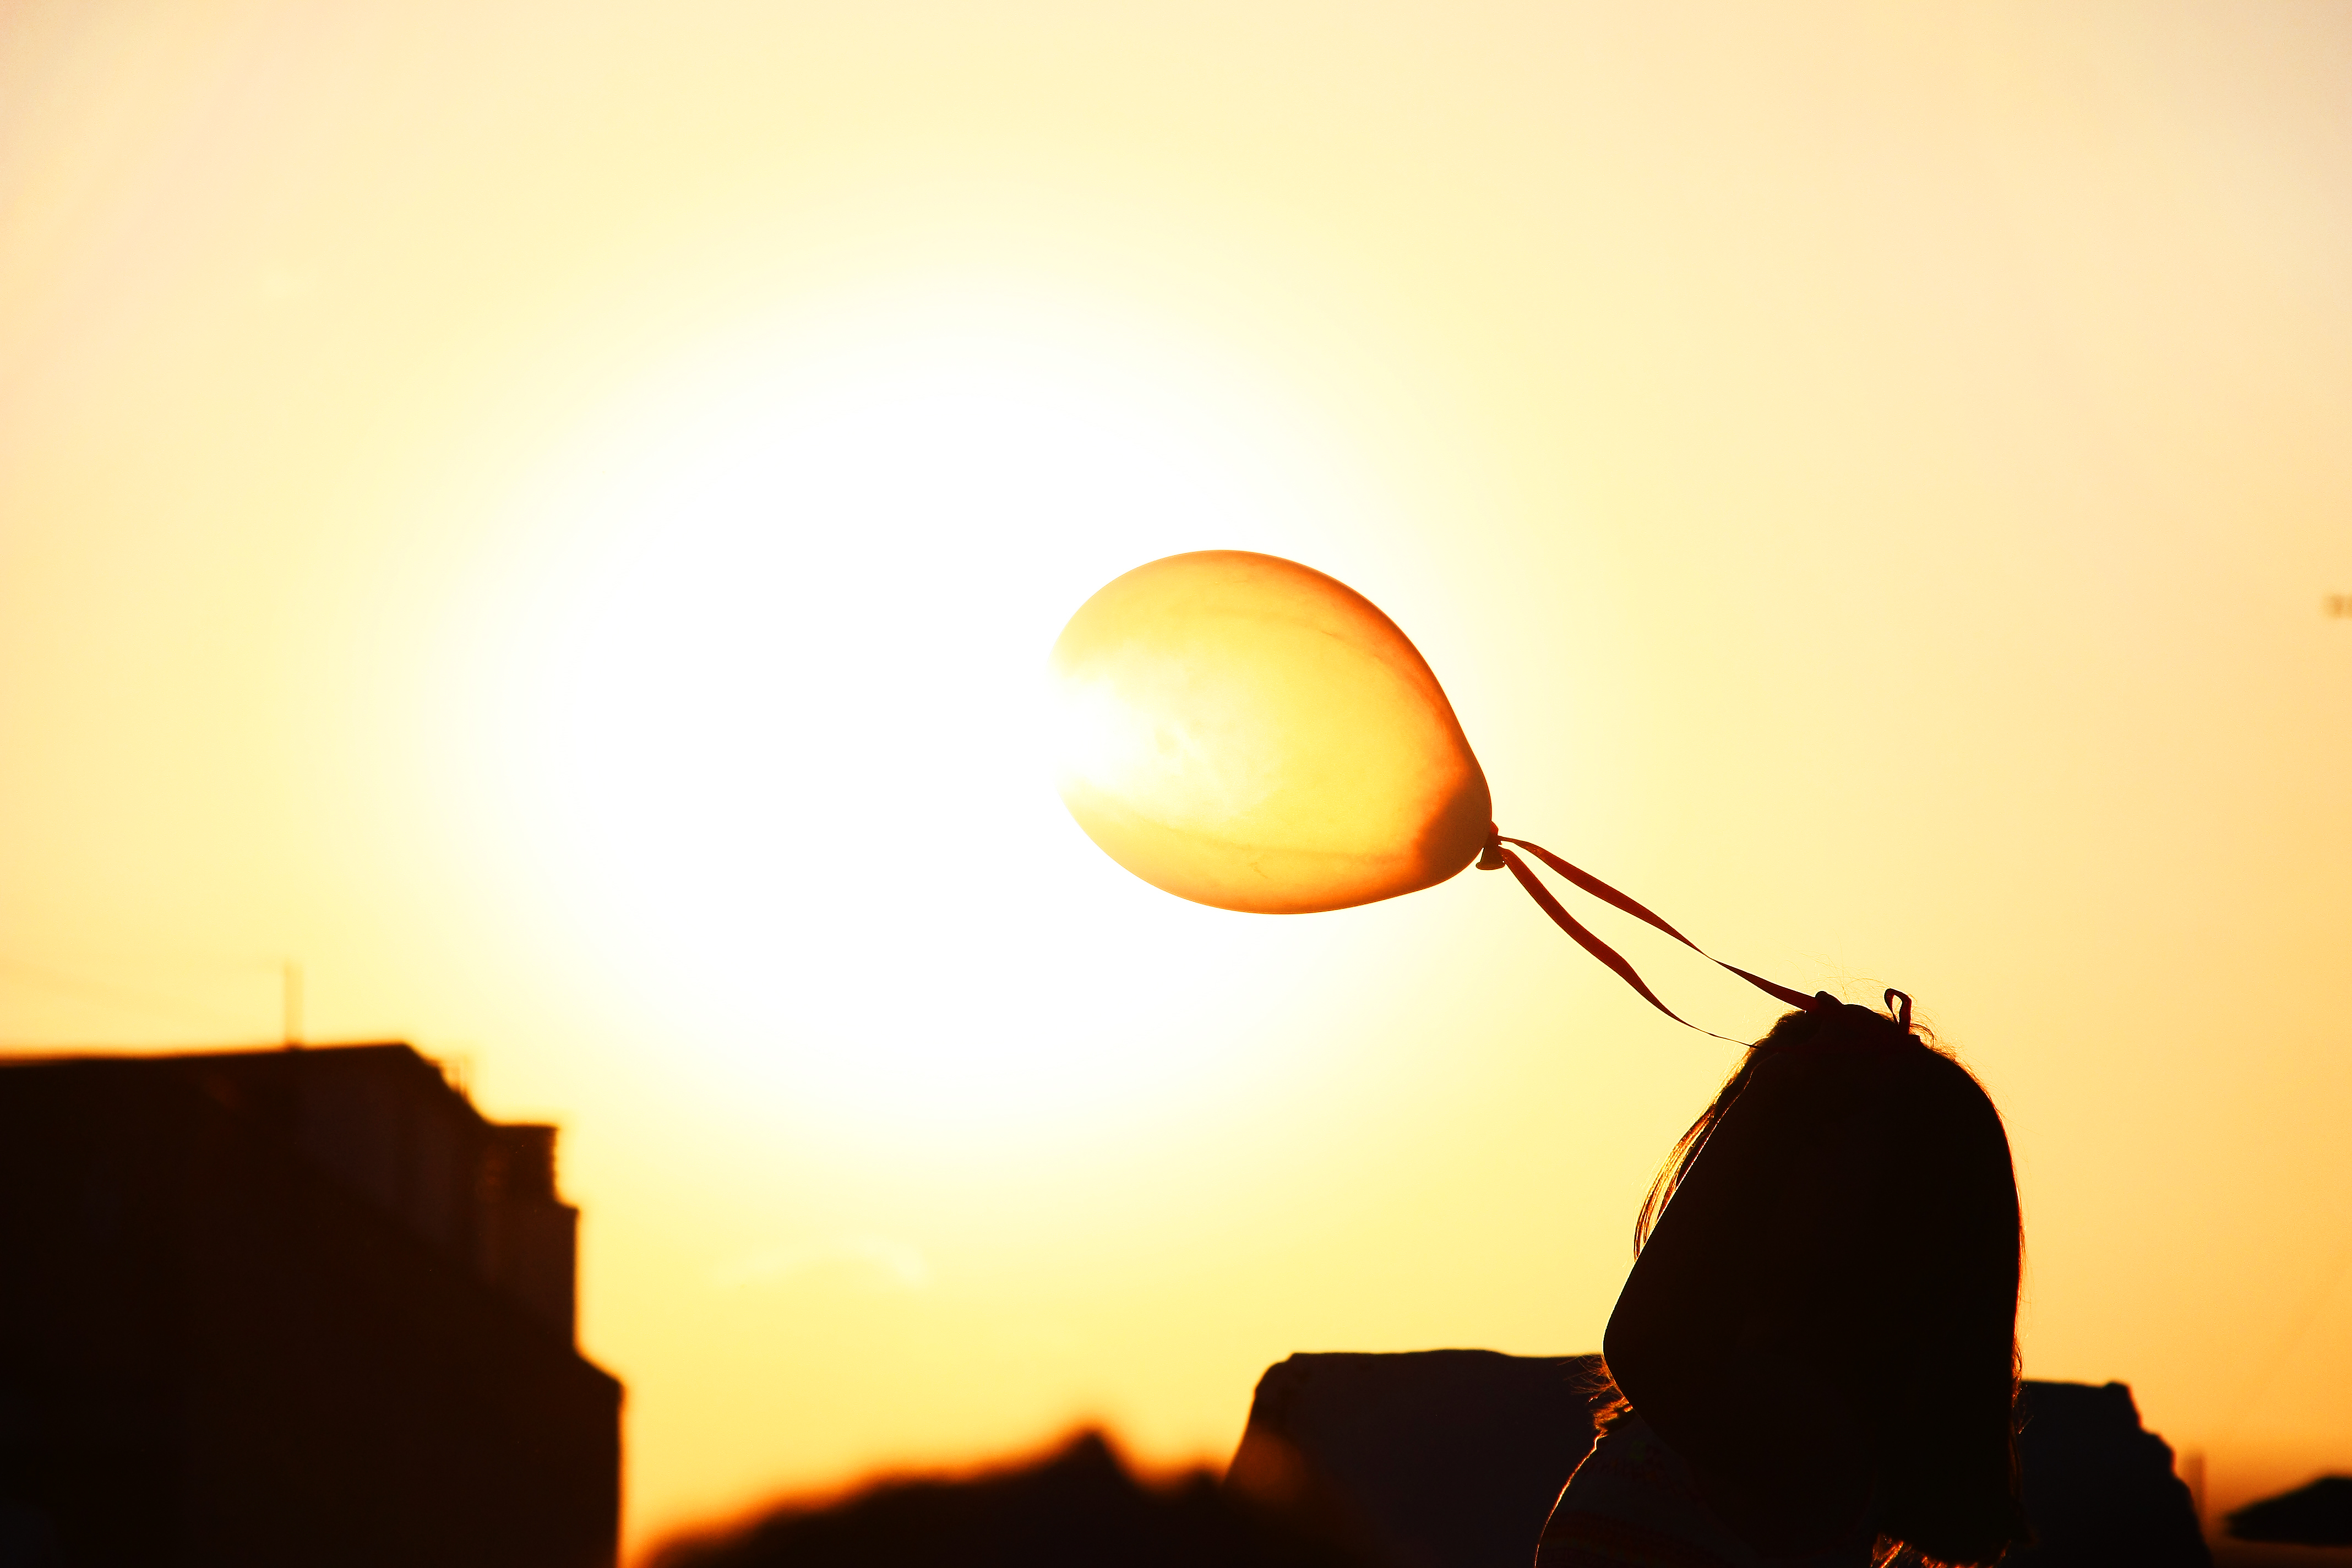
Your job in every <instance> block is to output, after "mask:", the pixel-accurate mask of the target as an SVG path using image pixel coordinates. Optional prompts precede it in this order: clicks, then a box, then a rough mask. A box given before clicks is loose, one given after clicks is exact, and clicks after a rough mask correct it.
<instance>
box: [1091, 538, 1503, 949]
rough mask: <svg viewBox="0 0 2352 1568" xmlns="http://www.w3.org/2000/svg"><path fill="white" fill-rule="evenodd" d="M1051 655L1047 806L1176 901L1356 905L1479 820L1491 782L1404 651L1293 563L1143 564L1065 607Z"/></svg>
mask: <svg viewBox="0 0 2352 1568" xmlns="http://www.w3.org/2000/svg"><path fill="white" fill-rule="evenodd" d="M1049 668H1050V670H1051V673H1052V678H1053V681H1054V686H1055V697H1056V699H1057V709H1058V712H1057V719H1058V724H1059V731H1060V732H1059V736H1058V740H1059V743H1060V752H1061V757H1060V769H1059V772H1060V779H1059V783H1060V785H1061V792H1062V800H1063V802H1064V804H1066V805H1067V806H1068V807H1069V809H1070V815H1071V816H1074V817H1076V819H1077V822H1078V826H1081V827H1083V828H1084V829H1085V830H1086V832H1087V837H1090V838H1092V839H1093V840H1094V841H1095V843H1096V844H1097V845H1099V846H1100V847H1102V849H1103V850H1104V852H1105V853H1107V854H1108V855H1109V856H1110V858H1112V859H1114V860H1116V861H1118V863H1119V864H1120V865H1121V866H1124V867H1125V868H1127V869H1128V870H1129V871H1132V872H1133V873H1135V875H1137V876H1138V877H1140V878H1142V879H1144V880H1145V881H1147V882H1150V884H1152V885H1153V886H1154V887H1157V888H1160V889H1165V890H1166V891H1168V892H1171V893H1174V894H1176V895H1177V896H1178V897H1180V898H1185V899H1190V900H1193V901H1194V902H1196V903H1202V904H1211V905H1214V906H1215V907H1217V908H1219V909H1227V910H1245V911H1248V912H1251V913H1255V914H1308V913H1312V912H1315V911H1317V910H1339V909H1347V908H1349V907H1350V906H1352V905H1356V904H1368V903H1373V902H1376V901H1378V900H1381V899H1392V898H1396V897H1397V896H1399V895H1400V894H1403V893H1410V892H1414V891H1416V890H1418V889H1423V888H1427V887H1432V886H1434V885H1435V884H1437V883H1439V882H1443V881H1444V880H1445V879H1447V878H1449V877H1452V876H1453V875H1454V873H1456V872H1458V871H1460V870H1461V869H1462V868H1464V867H1465V866H1467V865H1469V864H1470V862H1471V861H1472V860H1473V859H1474V858H1476V857H1477V855H1478V853H1479V850H1480V848H1481V847H1483V846H1484V845H1485V844H1486V839H1487V836H1488V834H1489V833H1490V832H1491V831H1492V825H1491V823H1490V821H1489V818H1490V817H1491V816H1492V815H1493V811H1492V805H1491V801H1490V799H1489V796H1488V794H1487V789H1486V774H1485V773H1483V772H1481V771H1480V769H1479V767H1478V759H1477V758H1476V757H1475V756H1474V755H1472V753H1471V751H1470V742H1469V741H1468V740H1467V739H1466V738H1465V736H1464V735H1463V733H1462V726H1461V723H1460V721H1457V720H1456V719H1455V718H1454V708H1453V705H1452V704H1451V703H1449V702H1447V701H1446V700H1445V692H1444V689H1443V688H1442V687H1440V686H1439V685H1438V683H1437V678H1436V676H1434V675H1433V674H1432V673H1431V672H1430V668H1429V665H1428V664H1427V662H1426V661H1424V660H1423V658H1422V657H1421V652H1420V650H1419V649H1417V648H1415V647H1413V646H1412V642H1411V640H1410V639H1408V638H1407V637H1405V635H1404V633H1402V631H1400V630H1398V629H1397V626H1396V624H1395V623H1394V622H1393V621H1391V620H1390V619H1389V618H1388V616H1384V615H1382V614H1381V611H1380V609H1379V607H1378V606H1377V605H1373V604H1372V602H1371V601H1370V600H1369V599H1367V598H1365V597H1364V596H1363V595H1360V594H1359V593H1357V592H1356V591H1355V590H1354V589H1352V588H1349V586H1348V585H1347V584H1343V583H1340V582H1338V581H1335V580H1334V579H1332V578H1329V577H1327V576H1325V575H1324V574H1322V573H1320V572H1317V571H1314V570H1313V569H1311V568H1309V567H1306V566H1302V565H1300V564H1298V563H1297V562H1295V561H1286V560H1283V559H1282V558H1281V557H1279V556H1275V555H1260V554H1255V553H1254V552H1249V551H1243V550H1202V551H1194V552H1190V553H1187V554H1182V555H1171V556H1168V557H1165V558H1164V559H1162V560H1159V561H1154V562H1151V563H1149V564H1147V565H1143V566H1139V567H1137V568H1136V569H1135V570H1134V571H1132V572H1129V573H1128V574H1126V575H1124V576H1122V577H1119V578H1118V579H1116V580H1115V581H1113V582H1112V583H1110V584H1108V586H1106V587H1104V588H1103V589H1102V590H1101V591H1100V592H1099V593H1097V594H1096V595H1094V597H1092V598H1090V599H1088V600H1087V602H1086V603H1085V604H1084V605H1081V606H1079V608H1078V612H1077V614H1076V615H1075V616H1071V617H1070V623H1069V625H1068V626H1066V627H1064V628H1063V631H1062V635H1061V637H1060V639H1059V640H1058V641H1056V642H1055V645H1054V652H1053V656H1052V658H1051V660H1050V665H1049Z"/></svg>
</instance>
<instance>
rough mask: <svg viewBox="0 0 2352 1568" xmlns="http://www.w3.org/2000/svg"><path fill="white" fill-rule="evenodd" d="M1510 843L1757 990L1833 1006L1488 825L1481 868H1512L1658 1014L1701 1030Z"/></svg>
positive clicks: (1802, 1003) (1809, 1007) (1796, 1002)
mask: <svg viewBox="0 0 2352 1568" xmlns="http://www.w3.org/2000/svg"><path fill="white" fill-rule="evenodd" d="M1506 844H1516V845H1517V846H1518V847H1520V848H1522V849H1524V850H1526V851H1527V852H1528V853H1529V854H1530V855H1533V856H1535V857H1536V858H1538V859H1539V860H1541V861H1542V862H1543V863H1544V864H1545V865H1547V866H1549V867H1550V868H1552V869H1553V870H1555V871H1557V872H1559V874H1560V875H1561V876H1563V877H1565V878H1567V879H1569V880H1570V881H1571V882H1573V883H1575V884H1576V885H1577V886H1578V887H1580V888H1581V889H1584V890H1585V891H1586V892H1588V893H1591V895H1592V896H1593V897H1594V898H1596V899H1599V900H1601V902H1603V903H1606V904H1612V905H1614V906H1615V907H1616V908H1618V909H1621V910H1624V911H1625V912H1626V913H1627V914H1629V915H1632V916H1633V918H1634V919H1635V920H1637V921H1643V923H1644V924H1647V925H1650V926H1654V927H1655V928H1656V929H1657V930H1659V931H1664V932H1665V933H1666V934H1667V935H1668V936H1670V937H1673V938H1674V939H1675V941H1676V942H1681V943H1682V944H1683V945H1684V946H1685V947H1686V948H1689V949H1690V950H1691V951H1692V952H1696V953H1697V954H1698V955H1699V956H1700V957H1701V958H1704V959H1706V961H1707V962H1708V963H1712V964H1715V965H1717V967H1718V968H1722V969H1727V970H1729V971H1731V973H1734V974H1737V975H1738V976H1739V978H1740V979H1742V980H1745V981H1746V982H1748V984H1750V985H1753V986H1754V987H1756V989H1758V990H1759V991H1761V992H1763V993H1764V994H1766V995H1768V996H1770V997H1773V998H1774V999H1776V1000H1778V1001H1781V1002H1785V1003H1787V1004H1788V1005H1790V1006H1791V1007H1801V1008H1803V1009H1805V1010H1806V1011H1807V1012H1813V1011H1816V1010H1818V1009H1820V1008H1822V1007H1826V1006H1832V1005H1835V1004H1834V1002H1833V1000H1832V998H1831V997H1829V995H1828V994H1827V993H1822V994H1819V995H1813V996H1808V995H1806V994H1804V993H1803V992H1801V991H1792V990H1790V988H1789V987H1788V986H1786V985H1776V984H1773V983H1772V982H1771V981H1769V980H1767V979H1765V978H1764V977H1763V976H1762V975H1760V974H1750V973H1748V971H1746V970H1744V969H1742V968H1740V967H1739V966H1738V964H1736V963H1724V962H1723V960H1721V959H1719V958H1717V957H1716V956H1715V954H1713V953H1711V952H1707V951H1706V949H1705V948H1703V947H1701V946H1699V944H1698V943H1696V942H1693V941H1691V939H1690V938H1688V937H1686V936H1685V935H1684V934H1683V933H1682V932H1680V931H1676V930H1675V928H1674V927H1672V926H1670V925H1668V924H1667V923H1666V922H1665V921H1663V920H1661V919H1660V918H1659V917H1658V916H1657V915H1656V914H1654V913H1653V912H1652V911H1651V910H1647V909H1645V908H1643V906H1642V905H1641V904H1639V903H1637V902H1636V901H1634V900H1632V899H1630V898H1627V897H1626V896H1625V895H1624V894H1622V893H1621V892H1619V891H1618V890H1617V889H1614V888H1612V887H1611V886H1610V885H1609V884H1608V883H1606V882H1604V881H1602V880H1601V879H1600V878H1598V877H1596V876H1594V875H1592V873H1591V872H1590V871H1580V870H1579V869H1577V868H1575V867H1573V866H1571V865H1570V864H1569V863H1568V862H1567V861H1565V860H1563V859H1561V858H1559V856H1557V855H1555V854H1553V853H1552V852H1551V851H1550V850H1549V849H1547V848H1545V847H1543V846H1542V845H1540V844H1530V843H1528V841H1527V840H1526V839H1524V838H1506V837H1503V836H1502V834H1501V832H1500V831H1499V830H1497V829H1496V827H1495V826H1494V825H1493V824H1492V823H1489V824H1488V825H1487V830H1486V851H1485V853H1483V854H1481V855H1480V856H1479V857H1478V868H1479V869H1480V870H1482V871H1499V870H1501V869H1502V868H1505V867H1509V868H1510V871H1511V875H1512V876H1514V877H1517V879H1519V886H1520V887H1522V888H1525V889H1527V890H1528V897H1529V898H1531V899H1533V900H1535V901H1536V905H1537V907H1538V908H1539V909H1541V910H1543V912H1544V913H1546V914H1548V915H1549V916H1550V917H1551V920H1552V924H1554V925H1556V926H1558V927H1559V929H1560V930H1562V931H1566V932H1567V933H1568V934H1569V935H1570V936H1571V937H1573V938H1574V939H1575V940H1576V944H1577V945H1578V946H1579V947H1581V948H1582V949H1584V951H1585V952H1589V953H1591V955H1592V956H1593V957H1595V958H1597V959H1599V960H1600V961H1601V963H1605V964H1607V965H1608V966H1609V967H1610V968H1611V969H1612V970H1614V971H1615V972H1616V973H1617V977H1618V978H1619V979H1620V980H1622V981H1623V982H1624V983H1625V984H1628V985H1630V986H1632V987H1633V989H1634V990H1636V991H1638V992H1640V993H1641V994H1642V1000H1643V1001H1644V1002H1647V1003H1648V1004H1649V1005H1651V1006H1653V1007H1655V1008H1656V1009H1657V1010H1658V1011H1659V1012H1661V1013H1664V1015H1665V1016H1667V1017H1669V1018H1672V1019H1673V1020H1674V1021H1675V1023H1677V1024H1680V1025H1682V1026H1684V1027H1685V1028H1687V1029H1698V1026H1697V1025H1696V1024H1694V1023H1692V1022H1691V1021H1690V1020H1689V1019H1688V1018H1685V1017H1684V1016H1682V1015H1681V1014H1680V1013H1677V1012H1675V1010H1674V1009H1673V1008H1672V1007H1669V1006H1667V1005H1665V1004H1664V1002H1661V1001H1659V1000H1658V994H1657V993H1656V992H1654V991H1653V990H1651V989H1650V987H1649V984H1648V983H1647V982H1645V981H1643V978H1642V977H1641V976H1640V975H1639V974H1637V973H1634V972H1633V965H1632V964H1630V963H1626V962H1625V959H1624V956H1623V955H1622V954H1621V953H1620V952H1618V951H1617V950H1616V949H1615V948H1613V947H1611V946H1610V945H1609V944H1608V943H1607V942H1603V941H1601V939H1600V938H1599V937H1597V936H1595V935H1593V934H1592V933H1591V931H1587V930H1585V928H1584V925H1583V923H1582V922H1581V921H1579V920H1578V919H1577V918H1576V917H1575V916H1574V915H1572V914H1570V913H1569V912H1568V910H1566V909H1564V908H1562V907H1561V905H1560V901H1559V900H1558V899H1556V898H1554V897H1552V893H1551V889H1549V888H1547V887H1545V886H1544V885H1543V883H1542V881H1541V880H1540V879H1538V878H1537V876H1536V874H1535V873H1534V872H1533V871H1531V870H1529V869H1528V863H1527V862H1526V861H1524V860H1522V859H1520V858H1518V857H1517V856H1516V855H1514V854H1512V853H1511V852H1510V851H1509V850H1507V849H1506V848H1504V847H1503V846H1504V845H1506ZM1905 1001H1906V1006H1905V1008H1904V1012H1905V1013H1906V1015H1907V1014H1908V1013H1909V1012H1910V1008H1909V1006H1908V1005H1907V1003H1908V1001H1909V998H1907V997H1906V998H1905ZM1905 1021H1906V1023H1907V1022H1908V1021H1909V1020H1908V1018H1907V1016H1906V1020H1905ZM1698 1032H1699V1033H1700V1034H1702V1035H1715V1037H1716V1038H1717V1039H1718V1040H1730V1041H1731V1043H1732V1044H1733V1045H1735V1046H1738V1045H1745V1044H1747V1043H1748V1042H1746V1041H1744V1040H1732V1039H1731V1037H1730V1036H1728V1035H1716V1034H1715V1031H1714V1030H1713V1029H1698Z"/></svg>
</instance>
